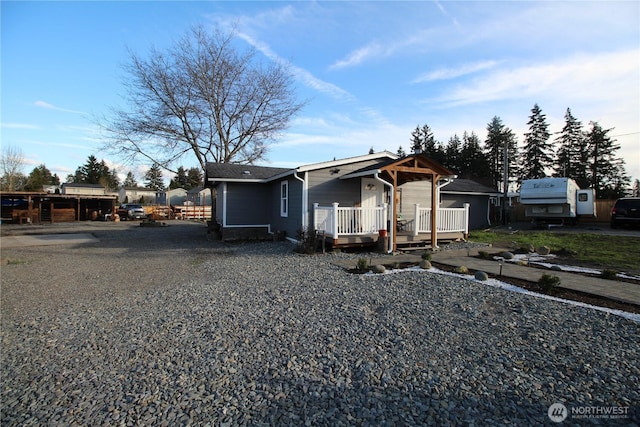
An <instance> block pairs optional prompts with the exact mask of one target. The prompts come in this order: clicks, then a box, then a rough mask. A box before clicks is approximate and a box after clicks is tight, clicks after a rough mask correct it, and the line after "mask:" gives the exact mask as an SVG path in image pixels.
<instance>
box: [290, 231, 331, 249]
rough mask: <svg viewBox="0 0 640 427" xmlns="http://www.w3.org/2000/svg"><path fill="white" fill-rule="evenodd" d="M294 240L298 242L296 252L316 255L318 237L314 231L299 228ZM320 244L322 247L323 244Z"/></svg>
mask: <svg viewBox="0 0 640 427" xmlns="http://www.w3.org/2000/svg"><path fill="white" fill-rule="evenodd" d="M296 238H297V240H298V245H297V247H296V252H299V253H302V254H308V255H312V254H315V253H316V250H317V249H318V236H317V233H316V231H315V230H311V229H308V228H300V229H298V231H296ZM322 244H323V245H324V242H322Z"/></svg>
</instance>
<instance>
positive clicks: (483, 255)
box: [478, 251, 489, 259]
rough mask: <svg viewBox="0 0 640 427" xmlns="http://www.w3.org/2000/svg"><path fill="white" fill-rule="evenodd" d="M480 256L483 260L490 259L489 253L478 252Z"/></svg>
mask: <svg viewBox="0 0 640 427" xmlns="http://www.w3.org/2000/svg"><path fill="white" fill-rule="evenodd" d="M478 256H479V257H480V258H482V259H487V258H489V252H487V251H478Z"/></svg>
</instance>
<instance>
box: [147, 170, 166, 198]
mask: <svg viewBox="0 0 640 427" xmlns="http://www.w3.org/2000/svg"><path fill="white" fill-rule="evenodd" d="M144 179H145V182H144V184H145V186H146V187H147V188H153V189H154V190H156V191H164V188H165V187H164V181H163V180H162V169H160V165H159V164H157V163H154V164H153V165H152V166H151V167H150V168H149V170H148V171H147V173H145V174H144Z"/></svg>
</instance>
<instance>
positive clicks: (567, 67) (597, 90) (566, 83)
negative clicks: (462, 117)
mask: <svg viewBox="0 0 640 427" xmlns="http://www.w3.org/2000/svg"><path fill="white" fill-rule="evenodd" d="M639 56H640V51H638V50H630V51H623V52H613V53H604V54H600V55H593V54H592V55H577V56H572V57H568V58H563V59H561V60H558V61H555V62H547V63H538V64H532V65H522V66H520V67H514V68H509V69H507V68H502V69H499V70H497V71H496V72H494V73H491V74H489V75H486V76H483V77H481V78H477V79H473V80H471V81H469V82H467V83H463V84H460V85H458V86H457V87H455V88H450V89H447V94H446V95H443V96H442V97H440V98H438V99H436V101H438V102H441V103H443V104H447V105H448V106H455V105H465V104H474V103H483V102H488V101H497V100H507V99H516V98H530V99H535V98H536V97H538V96H547V97H549V96H553V97H556V98H561V99H567V100H570V99H589V100H593V101H596V100H607V99H619V98H629V99H631V97H634V99H635V101H636V102H637V98H638V97H637V94H638V92H637V90H638V80H637V76H638V73H639V72H640V63H639V62H638V57H639ZM634 90H635V92H633V91H634ZM630 91H631V92H630ZM433 101H434V100H430V101H429V102H433Z"/></svg>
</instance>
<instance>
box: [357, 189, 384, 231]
mask: <svg viewBox="0 0 640 427" xmlns="http://www.w3.org/2000/svg"><path fill="white" fill-rule="evenodd" d="M383 196H384V191H383V188H382V183H380V182H379V181H376V180H375V179H373V178H362V181H361V190H360V206H361V207H362V208H375V207H378V206H382V204H383V200H384V199H383ZM360 224H361V226H362V232H365V233H377V232H378V227H379V224H376V213H375V212H374V211H373V210H368V209H363V212H362V215H361V218H360Z"/></svg>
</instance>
